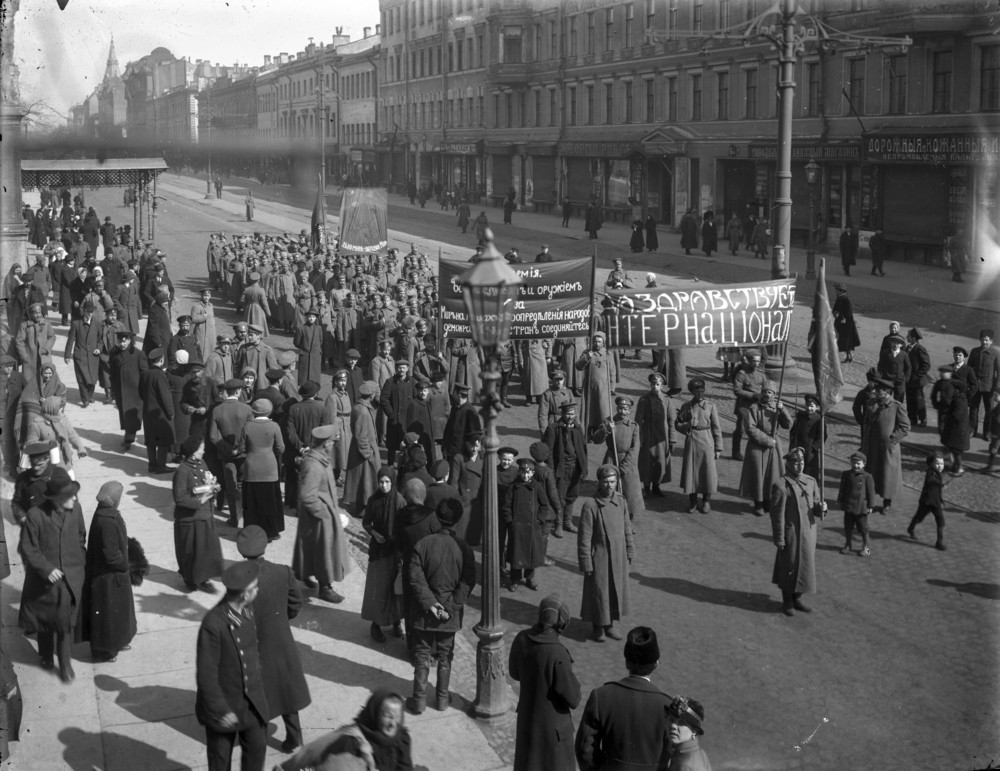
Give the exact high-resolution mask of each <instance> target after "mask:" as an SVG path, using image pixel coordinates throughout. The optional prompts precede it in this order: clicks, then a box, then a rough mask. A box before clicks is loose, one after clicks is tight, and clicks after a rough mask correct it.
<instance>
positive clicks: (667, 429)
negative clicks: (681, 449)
mask: <svg viewBox="0 0 1000 771" xmlns="http://www.w3.org/2000/svg"><path fill="white" fill-rule="evenodd" d="M648 380H649V390H648V391H647V392H646V393H644V394H643V395H642V396H640V397H639V403H638V404H637V405H636V408H635V422H636V425H637V426H638V427H639V457H638V465H639V479H640V481H641V482H642V494H643V495H644V496H646V495H655V496H657V497H659V498H662V497H663V490H662V489H660V485H661V484H663V483H664V482H669V481H671V479H672V474H671V470H670V457H671V455H673V452H674V444H675V441H676V440H675V435H674V422H675V421H676V420H677V411H676V409H674V404H673V402H672V401H671V399H670V397H669V396H668V395H667V393H666V391H664V390H663V386H664V383H665V382H666V378H665V377H664V376H663V374H662V373H660V372H651V373H650V374H649V377H648Z"/></svg>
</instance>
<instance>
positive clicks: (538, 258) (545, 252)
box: [535, 244, 555, 262]
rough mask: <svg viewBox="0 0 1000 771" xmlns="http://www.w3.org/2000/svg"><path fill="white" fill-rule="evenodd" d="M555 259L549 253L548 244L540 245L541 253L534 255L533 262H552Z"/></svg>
mask: <svg viewBox="0 0 1000 771" xmlns="http://www.w3.org/2000/svg"><path fill="white" fill-rule="evenodd" d="M554 261H555V258H554V257H553V256H552V253H551V252H550V251H549V245H548V244H542V251H540V252H539V253H538V254H536V255H535V262H554Z"/></svg>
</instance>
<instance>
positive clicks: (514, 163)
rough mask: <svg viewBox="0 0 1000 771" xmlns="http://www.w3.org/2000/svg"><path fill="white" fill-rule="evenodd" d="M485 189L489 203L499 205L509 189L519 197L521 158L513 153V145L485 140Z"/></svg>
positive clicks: (520, 192)
mask: <svg viewBox="0 0 1000 771" xmlns="http://www.w3.org/2000/svg"><path fill="white" fill-rule="evenodd" d="M485 149H486V157H487V173H486V179H487V181H486V191H487V195H488V196H489V201H490V203H493V204H495V205H500V203H501V202H502V201H503V199H504V198H506V197H507V195H508V193H509V191H510V190H511V189H513V190H514V194H515V198H517V199H518V200H520V198H521V194H522V191H521V189H520V188H521V158H520V156H517V155H514V145H512V144H508V143H498V142H486V147H485Z"/></svg>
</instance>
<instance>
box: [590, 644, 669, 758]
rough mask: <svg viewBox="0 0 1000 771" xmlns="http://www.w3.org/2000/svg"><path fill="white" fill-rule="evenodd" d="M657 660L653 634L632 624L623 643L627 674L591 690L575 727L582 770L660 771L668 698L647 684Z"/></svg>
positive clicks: (665, 741) (665, 749)
mask: <svg viewBox="0 0 1000 771" xmlns="http://www.w3.org/2000/svg"><path fill="white" fill-rule="evenodd" d="M659 662H660V646H659V644H658V642H657V639H656V632H654V631H653V630H652V629H650V628H649V627H647V626H637V627H635V628H634V629H632V630H630V631H629V633H628V640H627V641H626V643H625V667H626V669H628V677H626V678H624V679H622V680H616V681H613V682H608V683H605V684H604V685H602V686H599V687H597V688H595V689H594V690H593V691H591V693H590V697H589V698H588V699H587V705H586V706H585V707H584V708H583V715H582V716H581V717H580V727H579V728H577V731H576V759H577V761H578V762H579V764H580V769H581V771H598V769H608V770H609V771H610V769H625V768H628V769H630V771H631V770H632V769H635V771H659V769H665V768H666V767H667V763H668V761H669V752H670V717H669V715H668V710H669V709H670V705H671V703H672V702H673V699H672V698H671V697H670V696H668V695H667V694H665V693H663V692H662V691H661V690H660V689H659V688H657V687H656V686H655V685H653V683H652V675H653V672H654V671H655V670H656V667H657V666H658V664H659Z"/></svg>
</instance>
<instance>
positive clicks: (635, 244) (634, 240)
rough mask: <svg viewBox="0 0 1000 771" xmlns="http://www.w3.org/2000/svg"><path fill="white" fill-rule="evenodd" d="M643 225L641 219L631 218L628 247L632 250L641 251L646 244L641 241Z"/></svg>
mask: <svg viewBox="0 0 1000 771" xmlns="http://www.w3.org/2000/svg"><path fill="white" fill-rule="evenodd" d="M643 230H644V225H643V224H642V220H641V219H638V218H636V219H634V220H632V237H631V238H630V239H629V240H628V245H629V248H630V249H631V250H632V251H633V252H641V251H642V250H643V248H644V247H645V246H646V244H645V243H644V242H643V237H642V234H643Z"/></svg>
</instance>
